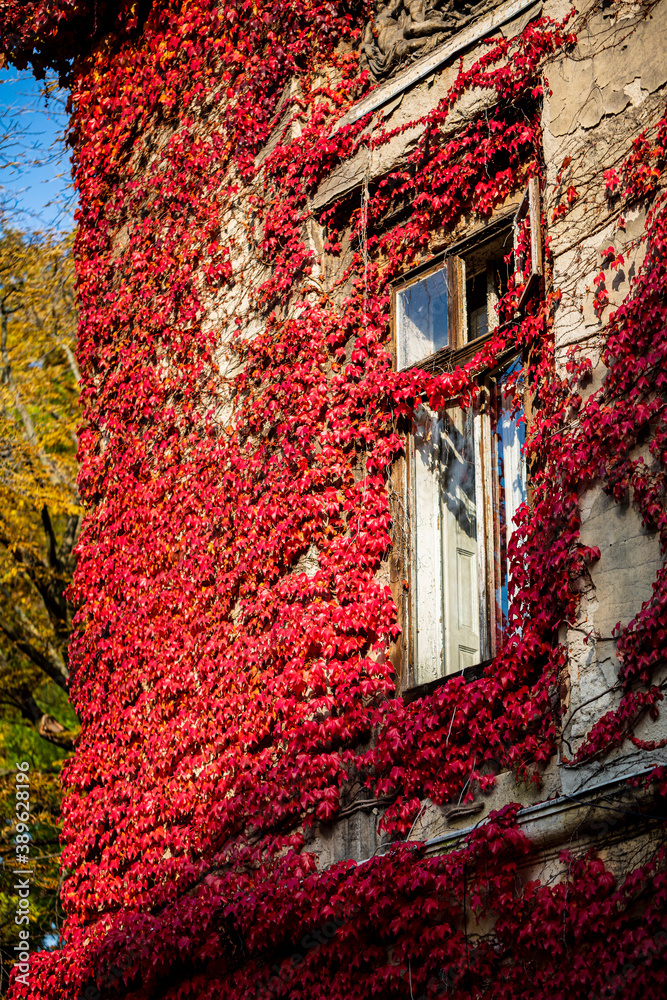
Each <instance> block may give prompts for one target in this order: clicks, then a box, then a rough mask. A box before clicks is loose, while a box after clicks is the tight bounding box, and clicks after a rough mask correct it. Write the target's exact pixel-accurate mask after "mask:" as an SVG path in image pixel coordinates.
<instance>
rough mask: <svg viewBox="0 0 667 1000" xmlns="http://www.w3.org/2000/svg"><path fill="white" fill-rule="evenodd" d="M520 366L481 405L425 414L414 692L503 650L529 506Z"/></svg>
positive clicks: (497, 375)
mask: <svg viewBox="0 0 667 1000" xmlns="http://www.w3.org/2000/svg"><path fill="white" fill-rule="evenodd" d="M520 367H521V366H520V363H519V361H518V360H516V359H515V360H514V361H513V362H512V363H511V364H509V365H506V366H505V367H504V368H502V369H500V370H498V371H496V372H494V373H491V374H489V375H487V376H486V377H485V379H484V380H483V387H482V391H481V392H480V395H479V398H478V399H477V401H476V402H475V404H474V405H473V406H470V407H468V408H466V409H462V408H460V407H452V408H449V409H446V410H444V411H442V412H441V413H434V412H432V411H431V410H429V408H428V407H427V406H421V407H420V408H419V411H418V413H417V419H416V421H415V425H416V426H415V430H414V434H413V436H412V440H411V447H410V455H409V466H410V468H409V476H410V500H411V512H410V513H411V538H410V541H411V550H412V560H411V563H412V565H411V579H410V595H411V607H410V619H411V626H412V627H411V633H412V649H411V650H410V655H409V661H410V667H411V670H410V673H411V682H412V684H414V685H417V684H424V683H427V682H429V681H433V680H436V679H437V678H438V677H442V676H443V675H445V674H451V673H455V672H457V671H460V670H464V669H465V668H466V667H471V666H474V665H475V664H478V663H480V662H482V661H483V660H486V659H488V658H489V657H490V656H493V655H494V653H495V652H496V651H497V650H498V649H499V648H500V646H501V645H502V642H503V637H504V633H505V628H506V620H507V611H508V582H509V581H508V569H507V551H508V543H509V538H510V535H511V533H512V531H513V529H514V523H513V520H514V516H515V514H516V512H517V510H518V508H519V506H520V505H521V504H522V503H523V502H524V500H525V499H526V471H525V462H524V457H523V444H524V441H525V432H524V415H523V407H522V405H521V385H520V384H519V385H517V384H516V381H517V377H520Z"/></svg>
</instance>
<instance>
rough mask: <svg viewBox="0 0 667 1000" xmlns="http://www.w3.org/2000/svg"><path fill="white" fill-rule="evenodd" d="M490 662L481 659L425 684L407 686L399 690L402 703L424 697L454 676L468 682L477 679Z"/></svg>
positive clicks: (409, 702) (408, 703)
mask: <svg viewBox="0 0 667 1000" xmlns="http://www.w3.org/2000/svg"><path fill="white" fill-rule="evenodd" d="M491 662H492V660H490V659H489V660H482V662H481V663H477V664H475V666H474V667H464V669H463V670H455V671H454V672H453V673H451V674H445V675H444V677H437V678H436V679H435V680H434V681H428V683H426V684H418V685H417V686H416V687H412V688H407V689H406V690H405V691H402V692H401V697H402V699H403V704H404V705H410V704H411V703H412V702H413V701H417V700H418V699H419V698H425V697H426V696H427V695H430V694H433V692H434V691H437V690H438V688H441V687H443V686H444V685H445V684H446V683H447V682H448V681H451V680H452V679H453V678H454V677H462V678H463V679H464V681H466V682H467V683H468V684H469V683H471V682H472V681H476V680H479V678H480V677H481V676H482V674H483V673H484V671H485V670H486V668H487V667H488V666H489V664H490V663H491Z"/></svg>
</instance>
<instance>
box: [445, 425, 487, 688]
mask: <svg viewBox="0 0 667 1000" xmlns="http://www.w3.org/2000/svg"><path fill="white" fill-rule="evenodd" d="M474 420H475V417H474V416H473V411H472V409H471V408H468V409H465V410H461V409H458V408H457V409H453V410H448V411H446V412H445V414H444V415H443V417H442V419H441V421H440V463H441V474H440V516H441V525H442V565H443V581H444V586H443V590H444V594H443V597H444V608H443V611H444V625H445V669H446V672H447V673H452V672H454V671H457V670H463V669H464V668H465V667H470V666H472V665H473V664H475V663H479V661H480V627H479V626H480V621H479V571H478V561H479V553H478V545H479V544H480V538H479V527H480V519H479V516H478V508H477V503H478V496H477V493H478V488H477V483H476V462H475V428H474Z"/></svg>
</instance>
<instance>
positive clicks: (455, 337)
mask: <svg viewBox="0 0 667 1000" xmlns="http://www.w3.org/2000/svg"><path fill="white" fill-rule="evenodd" d="M526 217H529V218H530V237H531V240H530V243H531V251H530V256H531V260H530V273H529V276H528V278H527V280H526V283H525V285H524V288H523V290H522V293H521V297H520V300H519V309H522V308H523V306H524V305H525V303H526V301H527V300H528V298H529V297H530V296H531V295H532V294H533V293H534V292H535V291H536V290H537V288H538V287H539V283H540V280H541V278H542V276H543V261H542V236H541V227H540V201H539V182H538V181H537V179H536V178H532V179H531V181H530V182H529V184H528V187H527V188H526V191H525V193H524V196H523V198H522V200H521V202H520V204H519V207H518V209H517V210H516V211H515V212H514V213H513V214H509V213H507V214H505V215H503V216H501V217H499V218H498V219H497V220H495V221H494V222H493V223H491V224H490V226H489V227H485V228H484V229H482V230H480V231H479V232H477V233H474V234H471V236H469V237H467V238H466V239H465V240H462V241H460V242H459V243H457V244H456V245H454V246H452V247H451V248H450V249H449V250H447V251H444V252H442V253H440V254H438V255H437V256H434V257H433V258H431V260H430V261H428V262H425V263H424V264H422V265H421V266H419V267H417V268H415V269H414V270H412V271H411V272H410V273H408V274H407V275H405V276H404V277H403V278H402V279H401V280H400V281H398V282H396V283H395V284H394V286H393V294H392V304H391V309H392V316H391V322H392V340H393V358H394V366H395V367H396V366H397V346H398V337H397V333H398V331H397V310H396V303H397V300H398V293H399V292H400V291H401V290H403V289H405V288H407V287H409V286H410V285H411V284H414V283H415V282H417V281H420V280H423V279H424V278H426V277H428V276H429V275H431V274H433V273H434V272H436V271H437V270H440V269H442V268H443V267H446V268H447V299H448V301H447V314H448V328H449V340H450V342H449V344H448V345H447V347H445V348H443V349H441V350H440V351H437V352H436V353H434V354H432V355H430V356H428V357H426V358H423V359H421V360H420V361H418V362H416V363H414V364H411V365H409V366H406V367H405V369H404V370H406V371H408V370H410V369H411V368H412V369H415V368H416V369H422V370H424V371H429V372H432V373H434V374H436V373H440V372H443V371H452V370H454V369H455V368H457V367H461V366H463V365H464V364H466V363H467V362H468V361H470V360H471V359H472V358H473V357H474V355H475V354H477V353H478V352H479V351H480V350H481V349H482V348H483V346H484V344H485V343H486V342H487V341H488V340H489V339H490V338H491V337H492V336H493V334H494V332H496V330H497V327H495V328H494V327H492V326H491V324H489V329H488V332H487V333H486V334H483V335H482V336H481V337H479V338H476V339H474V340H472V341H466V336H467V309H466V296H465V292H466V283H465V260H466V257H467V256H470V255H471V254H472V251H473V250H474V251H476V252H479V249H480V244H482V245H484V244H489V245H490V244H491V243H492V242H493V241H495V239H497V238H498V237H499V236H500V235H502V234H503V233H504V234H506V235H509V234H510V233H511V234H512V236H513V241H512V242H513V247H514V252H515V269H514V273H515V274H517V273H518V271H519V270H521V273H522V278H523V271H524V269H525V268H526V263H527V262H526V259H525V257H524V259H523V260H521V261H517V238H516V237H517V233H518V228H519V227H520V226H521V224H522V223H523V221H524V220H525V219H526ZM459 262H460V263H463V265H464V266H463V269H461V267H460V263H459ZM450 283H451V284H450ZM450 287H451V292H450ZM516 318H518V316H517V317H515V319H513V320H512V321H510V322H514V321H515V320H516ZM504 325H505V324H503V326H504ZM507 325H509V323H508V324H507ZM518 356H519V355H518V353H517V351H516V348H511V349H509V350H508V351H506V352H505V353H504V354H503V356H502V357H501V358H499V359H497V361H496V363H495V364H494V365H493V367H491V368H487V369H485V370H483V371H480V372H478V373H477V375H476V380H477V381H478V382H479V383H480V384H482V385H483V386H484V384H485V383H486V387H485V388H483V391H482V397H484V394H485V393H488V392H489V391H490V389H489V386H490V383H492V382H494V381H495V380H496V379H497V377H498V376H499V375H500V373H501V372H502V371H504V370H505V369H506V367H507V365H508V364H510V363H511V361H512V359H513V358H515V357H518ZM489 404H490V401H489V402H487V404H486V405H489ZM456 405H457V403H456V402H455V401H452V403H450V404H448V405H446V406H445V407H444V409H448V408H450V407H454V406H456ZM481 405H484V403H483V402H482V404H481ZM524 407H525V413H526V416H528V415H529V412H530V396H529V393H528V392H525V395H524ZM490 420H491V417H490V416H489V417H487V418H484V419H483V420H482V421H481V425H482V427H485V428H486V429H485V432H484V433H485V434H486V437H487V438H489V435H490V427H491V424H490ZM486 425H488V426H486ZM476 447H477V445H476ZM479 447H480V448H481V449H482V452H483V456H484V461H485V463H486V472H485V476H486V477H487V479H489V478H490V480H491V482H493V480H494V473H493V470H492V465H493V463H494V462H496V461H497V454H496V452H495V451H494V448H493V446H492V442H491V440H490V438H489V440H484V441H481V440H480V442H479ZM413 449H414V433H413V432H411V433H410V435H409V441H408V448H407V449H406V460H405V461H404V462H402V463H401V465H402V469H401V478H402V480H403V484H404V492H403V499H404V503H405V510H406V512H408V511H409V512H410V513H408V514H407V531H406V532H405V533H404V546H405V547H404V551H403V553H402V555H401V563H402V565H403V566H404V569H405V575H406V578H407V584H408V592H407V595H406V594H405V593H404V594H403V600H402V602H401V618H402V624H403V625H404V639H403V644H402V647H401V650H400V651H398V650H397V665H398V668H399V669H398V670H397V673H398V676H399V678H400V684H399V686H400V690H401V693H402V694H403V695H404V697H408V698H409V699H410V700H411V699H412V698H413V697H418V693H417V692H419V691H422V690H423V691H426V690H431V689H432V688H434V687H437V686H438V685H439V684H443V683H445V682H446V681H447V680H449V679H451V678H452V677H455V676H457V675H464V676H469V677H474V676H477V675H478V673H479V671H480V670H481V669H483V667H484V666H485V665H486V664H487V663H488V662H490V660H491V659H492V658H493V657H494V656H495V655H497V653H498V651H499V649H500V645H501V634H500V627H499V626H500V623H499V622H498V621H496V617H497V608H496V606H495V604H494V605H493V607H492V603H493V602H492V596H493V595H494V592H495V585H496V582H497V581H499V580H501V577H502V573H501V570H500V567H499V566H496V565H495V564H496V563H499V561H500V559H501V553H502V548H501V545H500V542H499V537H498V538H497V537H496V535H498V533H499V531H500V517H499V515H498V514H497V511H496V510H495V509H494V508H495V506H496V505H497V498H496V497H494V495H493V489H494V488H495V487H493V486H492V487H491V488H490V486H489V482H488V481H485V482H484V483H483V484H481V485H480V488H481V489H482V495H483V500H482V507H483V510H484V519H485V523H484V536H483V545H484V549H485V553H484V555H485V559H486V573H485V579H484V587H483V590H484V594H485V595H486V601H487V604H486V607H485V608H484V609H483V608H482V607H481V605H480V609H479V610H480V663H479V664H477V665H473V666H470V667H465V668H463V669H460V670H449V671H447V663H446V659H445V661H444V662H443V666H442V669H443V674H442V676H440V677H437V678H436V679H435V680H430V681H426V682H422V681H420V678H419V675H418V674H417V671H418V669H419V665H418V663H417V662H416V661H415V652H414V651H415V628H416V622H415V612H414V609H413V606H412V605H413V598H412V595H413V592H414V572H415V570H414V558H415V540H414V537H413V533H414V524H413V515H412V507H413V502H414V492H415V487H414V484H413V482H412V475H413V472H412V465H413V455H412V451H413ZM527 472H528V470H526V475H527ZM487 473H488V475H487ZM495 476H496V478H497V473H496V474H495ZM527 485H528V488H529V484H527ZM492 533H493V542H492V544H491V534H492ZM491 554H492V555H493V558H489V556H490V555H491ZM406 597H407V601H406ZM480 599H481V593H480ZM483 621H485V622H486V623H487V626H488V636H487V637H486V645H484V644H483V643H484V641H485V640H484V637H483V636H482V634H481V633H482V628H483V624H482V623H483ZM404 652H405V653H407V658H406V659H404Z"/></svg>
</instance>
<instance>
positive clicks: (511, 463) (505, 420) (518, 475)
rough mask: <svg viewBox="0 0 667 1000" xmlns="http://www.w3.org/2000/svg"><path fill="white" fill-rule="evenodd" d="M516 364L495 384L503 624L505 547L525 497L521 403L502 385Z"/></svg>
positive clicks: (505, 586) (500, 598)
mask: <svg viewBox="0 0 667 1000" xmlns="http://www.w3.org/2000/svg"><path fill="white" fill-rule="evenodd" d="M519 367H520V364H519V362H518V361H517V362H515V363H514V364H513V365H512V366H510V367H509V368H507V369H506V370H505V372H503V374H502V376H501V379H500V381H499V384H498V401H497V402H498V408H497V415H496V426H495V433H496V449H497V457H498V472H497V475H498V487H499V489H498V494H499V508H500V510H499V518H500V545H501V571H502V576H501V581H500V594H499V595H498V596H499V603H500V609H501V611H502V622H503V626H504V623H505V622H506V621H507V612H508V594H507V584H508V577H509V574H508V569H507V549H508V545H509V540H510V535H511V534H512V532H513V531H514V529H515V527H516V525H515V524H514V517H515V515H516V512H517V511H518V509H519V507H520V506H521V504H522V503H524V501H525V500H526V461H525V456H524V453H523V451H524V445H525V442H526V428H525V420H524V409H523V406H520V407H519V408H518V409H517V408H516V407H515V406H514V395H515V394H514V391H513V390H510V391H509V392H507V391H506V389H505V385H506V382H507V379H508V378H509V376H510V375H512V374H513V373H515V372H516V371H517V370H518V368H519ZM503 631H504V627H503Z"/></svg>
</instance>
